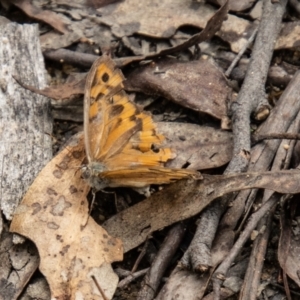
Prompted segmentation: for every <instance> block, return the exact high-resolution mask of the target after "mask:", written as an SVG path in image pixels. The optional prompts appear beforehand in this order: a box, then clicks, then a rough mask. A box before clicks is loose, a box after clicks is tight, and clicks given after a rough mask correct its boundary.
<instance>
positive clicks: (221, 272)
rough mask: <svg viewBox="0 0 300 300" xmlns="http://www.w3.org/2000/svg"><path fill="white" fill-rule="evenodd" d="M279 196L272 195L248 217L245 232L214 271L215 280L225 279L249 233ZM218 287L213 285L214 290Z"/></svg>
mask: <svg viewBox="0 0 300 300" xmlns="http://www.w3.org/2000/svg"><path fill="white" fill-rule="evenodd" d="M278 200H279V194H274V195H273V196H272V197H271V198H270V200H269V201H267V202H266V203H265V204H264V205H263V206H262V207H261V208H260V209H259V210H258V211H256V212H255V213H253V214H252V216H251V217H250V219H249V221H248V223H247V225H246V227H245V230H244V231H243V232H242V233H241V235H240V237H239V238H238V240H237V241H236V242H235V244H234V246H233V247H232V250H231V252H230V254H229V255H228V256H227V257H226V258H225V259H224V260H223V262H222V264H221V265H220V266H219V267H218V268H217V270H216V271H215V275H214V276H215V278H218V279H220V280H224V279H225V275H226V272H227V270H228V269H229V267H230V266H231V264H232V263H233V261H234V259H235V257H236V256H237V254H238V253H239V252H240V250H241V248H242V247H243V245H244V244H245V243H246V241H247V240H248V238H249V236H250V234H251V232H252V231H253V230H254V229H255V227H256V225H257V223H258V221H259V220H260V219H261V218H262V217H263V216H264V215H265V214H266V213H267V212H268V211H269V210H270V209H271V208H272V207H273V206H274V205H275V204H276V203H277V202H278ZM215 287H217V288H218V286H216V285H214V288H215Z"/></svg>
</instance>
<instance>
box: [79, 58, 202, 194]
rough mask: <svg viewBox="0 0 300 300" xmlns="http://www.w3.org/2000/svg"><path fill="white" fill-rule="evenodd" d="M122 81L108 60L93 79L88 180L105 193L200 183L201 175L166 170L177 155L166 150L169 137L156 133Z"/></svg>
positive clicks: (87, 113) (87, 106)
mask: <svg viewBox="0 0 300 300" xmlns="http://www.w3.org/2000/svg"><path fill="white" fill-rule="evenodd" d="M123 81H124V76H123V74H122V73H121V71H120V70H119V69H117V68H116V66H115V65H114V63H113V61H112V60H111V59H110V58H109V57H108V56H102V57H101V58H99V59H98V60H97V61H96V62H95V63H94V64H93V66H92V68H91V70H90V72H89V74H88V77H87V83H86V88H85V96H84V140H85V150H86V156H87V164H86V165H84V166H83V168H82V172H83V177H84V178H85V180H86V181H87V182H88V183H89V185H90V186H91V187H93V188H95V189H96V190H102V189H104V188H105V187H135V188H141V187H145V186H149V185H150V184H164V183H170V182H172V181H174V180H177V179H181V178H184V177H189V176H192V177H194V178H199V177H200V175H199V173H198V172H197V171H193V170H184V169H168V168H166V167H164V163H165V162H166V161H168V160H169V159H173V158H174V157H175V156H176V155H175V153H174V152H173V151H172V150H171V149H169V148H162V147H161V143H162V141H163V140H164V137H163V136H162V135H160V134H158V133H157V132H156V126H155V124H154V122H153V120H152V118H151V116H150V115H149V114H148V113H146V112H143V111H140V110H139V109H138V107H137V106H136V105H135V104H134V103H133V102H132V101H130V99H129V97H128V95H127V94H126V93H125V91H124V90H123V88H124V86H123Z"/></svg>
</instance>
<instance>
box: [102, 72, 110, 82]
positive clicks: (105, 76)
mask: <svg viewBox="0 0 300 300" xmlns="http://www.w3.org/2000/svg"><path fill="white" fill-rule="evenodd" d="M101 78H102V81H103V82H107V81H108V80H109V75H108V74H107V73H104V74H103V75H102V77H101Z"/></svg>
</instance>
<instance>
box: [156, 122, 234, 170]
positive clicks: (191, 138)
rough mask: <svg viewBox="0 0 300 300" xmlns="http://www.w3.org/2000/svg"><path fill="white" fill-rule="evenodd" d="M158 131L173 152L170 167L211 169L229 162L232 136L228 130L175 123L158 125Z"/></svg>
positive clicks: (168, 164)
mask: <svg viewBox="0 0 300 300" xmlns="http://www.w3.org/2000/svg"><path fill="white" fill-rule="evenodd" d="M157 129H158V131H159V132H161V133H162V134H163V135H164V136H165V137H166V144H167V145H168V146H169V147H170V148H173V149H176V154H177V157H176V159H175V160H172V161H170V162H168V163H167V166H168V167H170V168H182V167H183V166H186V165H188V167H189V168H191V169H194V170H204V169H211V168H216V167H220V166H222V165H224V164H226V163H228V162H229V160H230V159H231V156H232V148H233V143H232V133H230V132H228V131H222V130H220V129H215V128H212V127H208V126H199V125H196V124H188V123H177V122H160V123H158V124H157Z"/></svg>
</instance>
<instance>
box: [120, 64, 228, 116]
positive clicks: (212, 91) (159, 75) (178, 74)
mask: <svg viewBox="0 0 300 300" xmlns="http://www.w3.org/2000/svg"><path fill="white" fill-rule="evenodd" d="M126 77H127V80H126V82H125V88H126V89H127V90H129V91H137V92H143V93H146V94H154V95H160V96H163V97H165V98H167V99H168V100H171V101H174V102H176V103H178V104H180V105H182V106H184V107H188V108H190V109H193V110H195V111H201V112H204V113H207V114H210V115H212V116H214V117H215V118H218V119H221V118H222V117H224V116H226V115H227V110H226V100H227V98H228V96H229V95H230V88H229V87H228V86H227V84H226V80H225V78H224V76H223V74H222V72H221V71H220V70H219V69H218V68H217V67H215V66H214V65H213V64H211V63H210V62H209V61H204V60H200V61H191V62H179V61H177V60H175V59H167V58H164V59H162V60H160V61H158V62H155V63H151V64H148V65H146V66H144V67H140V68H137V69H135V70H134V71H133V72H131V73H129V74H128V75H126Z"/></svg>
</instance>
